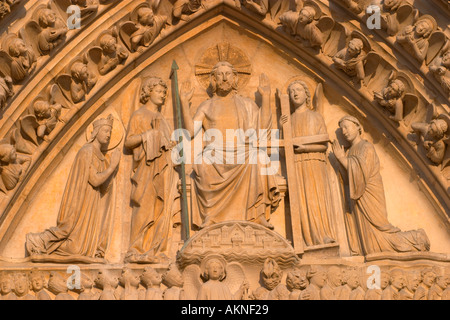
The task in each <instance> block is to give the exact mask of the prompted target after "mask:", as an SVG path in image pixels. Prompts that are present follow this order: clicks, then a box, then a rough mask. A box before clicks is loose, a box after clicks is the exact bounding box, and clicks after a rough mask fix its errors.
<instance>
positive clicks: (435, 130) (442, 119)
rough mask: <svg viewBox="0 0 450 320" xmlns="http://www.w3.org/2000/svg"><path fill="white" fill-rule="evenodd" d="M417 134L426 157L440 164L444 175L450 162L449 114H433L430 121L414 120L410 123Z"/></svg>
mask: <svg viewBox="0 0 450 320" xmlns="http://www.w3.org/2000/svg"><path fill="white" fill-rule="evenodd" d="M433 113H434V112H433ZM411 127H412V129H413V131H414V132H415V133H416V135H417V136H418V139H419V142H420V144H421V145H422V146H423V148H424V149H425V152H426V156H427V158H428V159H429V160H430V161H431V162H432V163H433V164H435V165H441V166H442V167H441V168H442V171H443V172H444V174H445V176H446V177H447V178H448V177H449V176H448V175H447V174H446V168H447V167H448V165H449V163H450V154H449V150H450V149H449V148H448V145H449V140H448V139H449V136H450V131H449V130H450V116H449V115H448V114H440V115H437V116H436V115H433V119H432V120H431V121H430V123H424V122H416V123H413V124H412V125H411Z"/></svg>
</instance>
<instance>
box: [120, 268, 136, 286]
mask: <svg viewBox="0 0 450 320" xmlns="http://www.w3.org/2000/svg"><path fill="white" fill-rule="evenodd" d="M140 282H141V279H140V277H139V276H138V275H137V274H135V273H134V272H133V270H131V269H130V268H123V270H122V274H121V275H120V277H119V283H120V285H121V286H122V287H125V286H127V285H130V286H132V287H135V288H137V287H138V286H139V283H140Z"/></svg>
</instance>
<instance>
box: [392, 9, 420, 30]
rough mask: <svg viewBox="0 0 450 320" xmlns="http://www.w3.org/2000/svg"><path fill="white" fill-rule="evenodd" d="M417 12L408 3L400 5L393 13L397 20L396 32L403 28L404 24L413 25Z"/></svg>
mask: <svg viewBox="0 0 450 320" xmlns="http://www.w3.org/2000/svg"><path fill="white" fill-rule="evenodd" d="M418 13H419V12H418V11H417V9H414V7H413V6H412V5H410V4H409V3H405V4H403V5H401V6H400V7H399V8H398V9H397V12H396V14H395V15H396V19H397V22H398V30H397V32H398V31H400V30H403V28H405V27H406V26H409V25H413V24H414V20H415V19H416V17H417V15H418ZM397 32H396V33H397Z"/></svg>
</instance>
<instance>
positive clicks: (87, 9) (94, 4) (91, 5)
mask: <svg viewBox="0 0 450 320" xmlns="http://www.w3.org/2000/svg"><path fill="white" fill-rule="evenodd" d="M103 2H104V1H103ZM49 4H50V7H51V8H52V9H54V10H55V11H57V12H59V14H60V15H61V17H62V18H63V19H64V20H67V18H68V17H69V15H68V14H67V8H68V7H69V6H71V5H77V6H78V7H79V8H80V13H81V19H82V21H83V20H85V19H86V18H87V17H90V16H92V15H95V14H96V13H97V11H98V7H99V1H98V0H51V1H50V3H49ZM83 22H84V21H83Z"/></svg>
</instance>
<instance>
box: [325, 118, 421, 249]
mask: <svg viewBox="0 0 450 320" xmlns="http://www.w3.org/2000/svg"><path fill="white" fill-rule="evenodd" d="M339 127H340V128H341V130H342V134H343V135H344V137H345V140H347V141H348V142H349V143H350V144H351V147H350V149H349V150H348V152H347V153H346V152H345V151H344V148H343V147H342V146H340V144H339V143H338V142H337V141H334V143H333V151H334V154H335V156H336V158H337V159H338V160H339V162H340V163H341V164H342V166H343V167H344V168H345V170H346V171H347V173H348V183H349V192H350V195H349V196H350V198H351V199H352V209H351V210H352V213H353V218H354V220H353V221H351V222H349V223H350V224H351V225H353V226H355V227H356V230H357V231H356V232H357V234H358V237H359V239H360V242H361V243H360V246H361V249H362V252H363V254H364V255H368V254H372V253H377V252H386V251H392V252H398V253H401V252H414V251H429V250H430V242H429V239H428V237H427V235H426V233H425V231H424V230H423V229H420V230H415V231H407V232H402V231H401V230H400V229H398V228H396V227H394V226H393V225H391V224H390V223H389V221H388V219H387V209H386V200H385V194H384V187H383V182H382V178H381V175H380V162H379V159H378V156H377V154H376V152H375V149H374V147H373V145H372V144H371V143H369V142H367V141H366V140H363V139H362V137H361V134H362V131H363V128H362V126H361V124H360V122H359V121H358V119H356V118H355V117H352V116H346V117H344V118H342V119H341V120H340V121H339ZM369 177H370V179H369ZM356 217H357V218H356Z"/></svg>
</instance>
